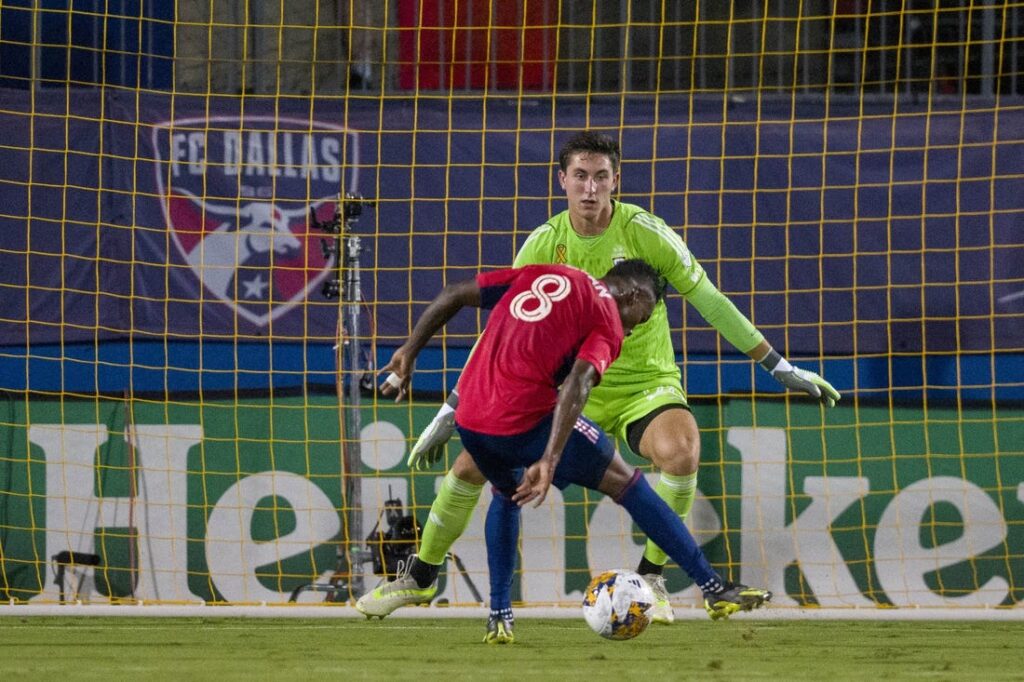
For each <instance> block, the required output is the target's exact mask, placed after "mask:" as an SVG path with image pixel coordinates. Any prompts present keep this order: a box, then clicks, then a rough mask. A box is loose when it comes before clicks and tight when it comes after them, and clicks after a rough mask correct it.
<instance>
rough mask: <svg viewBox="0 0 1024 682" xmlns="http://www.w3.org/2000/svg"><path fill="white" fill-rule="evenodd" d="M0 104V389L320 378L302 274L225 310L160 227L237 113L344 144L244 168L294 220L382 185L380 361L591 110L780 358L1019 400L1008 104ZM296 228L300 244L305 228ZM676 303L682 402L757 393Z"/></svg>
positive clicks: (230, 202) (500, 225)
mask: <svg viewBox="0 0 1024 682" xmlns="http://www.w3.org/2000/svg"><path fill="white" fill-rule="evenodd" d="M0 96H2V97H3V99H4V102H5V106H4V111H3V112H0V126H2V129H3V130H4V131H5V144H4V145H3V148H2V149H0V199H2V205H3V206H4V210H3V211H2V215H0V272H3V279H4V285H5V287H4V288H5V292H4V296H3V300H2V301H0V310H2V311H3V312H2V315H0V377H2V380H0V389H5V390H16V391H20V390H26V389H27V390H31V391H46V392H51V391H65V392H74V393H80V394H92V393H108V394H120V393H123V392H125V391H133V392H150V391H153V392H164V391H197V390H204V391H206V390H222V389H229V390H233V389H254V390H263V389H282V388H296V387H300V386H303V385H306V384H323V385H333V383H334V371H335V364H334V363H335V359H334V350H333V348H332V346H333V341H332V340H333V338H334V334H335V332H336V329H337V321H338V319H337V316H338V307H337V304H336V303H335V302H331V301H327V300H325V299H324V298H323V297H322V296H321V294H320V292H319V287H311V288H310V289H309V291H308V301H309V302H310V304H303V305H293V306H290V307H289V309H288V310H286V311H283V312H281V314H276V313H275V314H274V315H273V316H271V317H272V319H271V320H263V321H260V320H258V319H255V317H254V316H252V315H250V316H248V317H243V316H240V315H238V314H236V311H235V310H233V309H232V307H231V306H230V305H227V304H226V303H225V302H224V301H222V300H218V299H217V298H216V297H215V296H210V295H209V293H208V292H207V291H206V290H205V289H204V283H203V282H202V281H200V280H199V279H198V278H197V275H196V272H195V271H194V270H193V269H192V268H190V267H189V266H188V263H187V260H186V258H185V255H186V254H185V252H184V250H183V249H182V248H180V246H179V248H175V246H174V243H175V242H176V240H177V239H178V236H177V234H174V233H175V231H176V230H177V231H184V228H183V227H182V224H181V222H182V221H181V220H180V217H179V218H174V210H173V209H171V208H169V207H168V199H167V198H166V197H168V196H169V193H170V190H171V185H174V184H175V182H172V181H171V180H172V179H176V178H177V177H178V176H175V175H174V172H175V171H172V165H173V164H175V163H177V164H178V166H179V168H178V169H177V170H180V169H181V168H183V167H186V166H188V164H189V163H192V164H193V167H192V172H188V173H185V172H182V174H181V179H180V182H178V183H177V185H176V188H180V190H181V192H182V193H183V194H182V196H188V195H190V194H191V195H193V196H200V197H204V198H205V199H206V205H207V206H208V207H212V208H209V210H225V209H224V207H225V206H227V207H230V206H236V207H237V206H239V205H240V203H239V201H240V200H239V198H238V195H237V194H236V195H234V196H230V195H231V192H232V191H237V188H238V186H239V178H238V177H233V178H224V177H220V176H223V175H224V168H225V164H224V163H223V162H222V163H219V164H218V163H216V162H210V163H198V162H197V159H199V160H200V161H202V160H204V159H205V160H207V161H208V160H210V159H212V158H214V157H216V158H220V159H221V160H222V161H223V158H224V155H226V154H227V152H226V151H225V147H224V145H225V144H227V143H225V142H224V139H222V138H225V135H224V133H225V131H227V132H238V133H239V134H241V131H245V132H246V135H247V136H248V137H247V139H248V141H245V142H243V143H242V144H246V145H258V144H263V145H265V146H266V149H264V150H263V151H261V152H260V153H261V154H264V155H265V154H267V153H269V152H268V151H267V150H268V149H270V148H272V149H274V150H278V151H276V152H274V153H282V152H280V150H282V149H284V147H283V146H282V145H285V146H287V145H288V144H298V142H297V140H298V139H299V137H301V136H300V135H296V136H295V138H294V139H293V138H291V137H289V138H288V140H289V141H285V142H282V141H281V139H277V138H280V137H281V135H280V133H281V130H282V126H281V125H280V121H281V120H288V121H291V123H289V124H288V125H290V126H293V127H297V129H298V130H302V129H303V127H305V128H307V129H308V131H309V132H310V134H311V135H313V136H314V137H316V136H319V137H324V136H327V137H330V136H332V135H333V136H335V137H336V138H338V140H339V143H338V144H339V149H340V152H339V154H338V156H337V158H336V159H335V157H325V158H324V159H321V162H322V163H325V164H327V165H331V164H332V163H334V161H335V160H336V164H335V170H336V172H335V173H333V174H332V173H323V174H322V175H321V176H319V177H316V178H313V179H310V177H308V176H302V175H301V174H298V175H297V176H296V177H294V178H292V179H291V180H290V181H289V180H288V179H287V178H283V177H271V176H270V175H269V173H268V172H267V170H266V169H267V168H268V166H267V165H266V164H267V163H268V162H267V159H266V158H263V161H262V163H263V164H264V166H263V172H262V173H260V172H253V173H252V174H251V177H247V178H246V181H247V182H248V183H249V184H250V185H251V186H250V187H249V188H248V190H247V191H249V192H250V193H251V196H249V197H248V198H249V199H253V198H258V197H260V196H267V195H266V194H265V193H264V194H260V192H265V188H266V187H269V186H273V187H274V190H273V199H274V200H275V201H276V202H278V203H280V204H281V205H287V206H289V207H293V208H294V207H298V208H296V209H295V210H296V212H297V213H298V212H304V211H305V209H306V208H307V205H311V206H314V207H318V208H317V210H318V215H319V216H321V217H322V216H323V215H324V209H325V208H329V207H330V206H332V205H333V204H331V202H332V201H333V200H334V199H333V198H336V197H337V195H338V193H339V191H340V190H341V189H345V190H348V191H352V192H357V193H361V194H363V195H366V196H368V197H372V198H374V199H376V200H377V204H376V207H375V208H373V209H366V210H365V211H364V213H363V215H362V216H361V218H360V220H359V222H358V223H356V225H355V228H354V229H355V231H356V232H357V233H358V234H360V235H361V236H363V237H365V239H364V246H365V247H366V250H365V251H364V255H363V265H364V267H365V268H366V270H365V272H364V279H363V289H364V291H363V293H364V298H365V299H366V301H367V302H368V304H369V305H368V306H367V308H366V310H367V312H368V313H370V312H372V314H373V317H374V323H375V325H376V332H377V336H378V338H379V339H380V340H379V342H378V346H377V353H378V362H380V361H381V360H383V359H384V358H386V357H387V355H388V354H389V351H390V348H391V347H392V346H393V345H395V344H397V343H398V341H399V339H401V338H402V336H403V335H404V334H405V333H406V332H407V330H408V324H409V319H410V317H409V311H408V302H409V301H413V302H414V306H413V312H414V313H415V312H418V311H419V310H421V309H422V306H423V305H424V304H425V303H426V302H427V301H428V300H429V299H430V298H431V297H432V295H433V294H434V293H435V292H436V291H437V290H438V289H439V288H440V287H441V286H442V284H443V283H444V282H445V281H447V279H446V278H454V277H462V276H469V275H470V274H471V273H472V272H474V271H475V270H476V269H477V268H478V267H481V266H482V267H487V268H490V267H501V266H505V265H507V264H508V263H509V262H511V259H512V256H513V254H514V252H515V249H516V247H517V245H518V243H521V241H522V240H523V239H524V238H525V236H526V235H527V234H528V232H529V230H531V229H532V228H533V227H535V226H537V225H539V224H541V223H542V222H543V221H544V220H545V218H546V217H547V216H548V215H550V214H551V213H552V212H555V211H558V210H561V209H562V208H563V207H564V200H562V199H561V198H560V194H559V191H558V187H557V180H556V178H555V175H554V166H553V162H552V159H551V150H552V147H553V146H554V147H555V148H557V146H558V145H559V144H560V142H561V140H560V139H558V135H557V134H556V135H555V136H554V137H553V135H552V130H555V131H559V133H561V132H562V131H570V130H573V129H576V128H582V127H583V126H584V125H585V124H587V123H589V125H590V127H593V128H600V129H606V130H609V131H613V132H616V133H619V132H620V131H621V141H622V144H623V148H624V156H625V159H624V163H623V169H622V170H623V180H622V190H621V198H622V199H623V200H626V201H633V202H635V203H639V204H641V205H643V206H645V207H647V208H650V209H651V210H653V211H654V212H656V213H658V214H659V215H661V216H662V217H663V218H665V220H666V221H667V222H668V223H669V224H671V225H674V226H677V227H682V228H683V229H684V236H685V238H686V240H687V242H688V244H689V246H690V249H691V251H692V252H693V253H694V254H695V256H696V257H697V258H698V259H699V260H700V261H701V263H702V264H703V265H704V267H705V269H707V270H708V272H709V274H710V276H711V277H712V278H713V279H714V280H715V281H716V282H717V283H718V284H719V286H720V288H722V289H723V290H724V291H727V292H737V291H739V292H750V291H753V292H757V293H754V294H743V295H738V296H734V297H733V298H734V301H735V302H736V304H737V305H738V306H739V307H740V309H741V310H743V311H745V312H746V313H747V314H749V315H750V316H751V318H752V319H753V320H754V321H755V323H756V324H757V325H758V326H759V327H760V328H762V329H763V330H764V331H765V332H766V335H767V336H768V337H769V338H770V339H771V340H772V341H773V342H774V343H775V345H776V346H778V347H780V348H781V349H782V350H784V351H785V352H786V353H788V354H789V355H791V356H794V357H812V358H818V357H822V358H824V359H825V360H824V364H823V370H824V372H825V373H826V375H827V376H829V378H830V380H832V381H833V382H834V383H835V384H836V385H837V388H839V389H840V390H846V391H848V390H851V389H853V388H856V389H857V390H858V391H860V392H863V393H864V395H865V397H869V396H870V395H872V393H874V392H884V391H888V390H890V389H891V390H893V391H895V392H896V393H895V395H896V397H897V399H901V398H906V399H908V400H919V399H921V398H929V399H931V398H957V399H979V400H992V399H993V398H994V399H996V400H997V401H1004V400H1019V399H1021V398H1022V397H1024V385H1022V384H1021V382H1020V381H1019V380H1016V381H1014V380H1012V377H1018V378H1019V377H1020V376H1022V375H1024V359H1022V356H1021V354H1020V349H1021V348H1024V317H1022V315H1021V309H1022V308H1024V297H1020V296H1016V294H1019V293H1020V292H1019V291H1017V290H1016V289H1015V287H1016V288H1017V289H1019V288H1020V281H1021V279H1020V273H1021V272H1022V271H1024V243H1022V240H1021V239H1020V235H1021V234H1022V233H1024V192H1022V191H1021V186H1020V185H1021V181H1020V178H1021V177H1022V176H1024V141H1022V138H1024V135H1022V132H1021V131H1024V112H1022V111H1021V110H1019V109H1015V110H1014V111H1010V112H1005V111H999V110H997V109H994V108H993V107H992V106H991V102H980V101H979V102H978V103H977V106H976V108H974V107H973V106H972V103H971V102H970V101H969V102H968V103H967V108H966V109H965V108H964V107H963V103H961V102H951V103H947V104H941V103H939V104H936V103H934V102H933V103H932V104H931V106H930V107H929V105H927V104H925V103H920V104H915V103H911V102H900V103H897V104H895V105H894V104H893V103H892V102H880V103H877V104H864V103H856V104H854V103H851V104H849V105H847V104H844V103H841V102H836V101H832V102H821V101H803V100H781V101H778V100H773V101H763V102H756V101H751V102H746V103H736V104H734V105H731V106H729V107H724V106H723V105H722V103H721V101H703V100H690V99H687V98H683V97H675V96H674V97H661V98H658V99H654V98H630V99H628V100H625V101H622V100H620V99H618V98H609V99H608V100H602V99H601V98H591V99H590V101H589V102H588V101H586V100H583V99H570V98H564V99H560V100H558V101H553V100H551V99H543V98H541V99H529V100H527V99H521V100H512V99H510V100H500V99H493V98H488V99H487V100H483V99H453V100H449V99H437V100H435V99H428V98H421V99H419V100H413V99H408V100H402V99H389V100H386V101H383V102H381V101H378V100H357V99H350V100H337V99H330V100H322V101H315V102H312V103H311V102H310V101H309V100H305V101H298V100H297V101H294V102H293V101H290V100H284V99H282V100H280V101H278V100H274V99H271V98H267V99H261V98H259V97H246V98H245V99H244V100H243V99H240V98H223V99H219V98H213V99H208V98H206V97H199V96H195V97H193V96H188V95H176V96H174V97H173V98H172V97H170V96H167V95H160V94H149V93H124V92H113V93H110V94H106V95H103V94H100V93H99V92H97V91H95V90H85V91H64V90H60V91H53V92H51V91H48V90H42V91H39V92H36V93H35V94H34V95H33V94H31V93H28V92H25V91H21V90H3V91H2V92H0ZM942 107H948V108H947V109H945V110H944V109H943V108H942ZM686 123H690V124H691V125H689V126H688V125H685V124H686ZM658 124H661V125H658ZM484 130H486V132H482V131H484ZM175 131H187V133H194V134H196V135H201V136H202V138H201V139H200V138H195V139H193V140H192V142H193V147H192V149H191V152H190V150H189V148H188V142H187V141H186V142H183V143H181V144H178V146H177V147H175V146H174V145H175V144H176V142H175V139H176V138H174V135H175ZM253 131H255V132H256V133H257V134H256V135H255V137H256V138H258V139H259V140H261V141H260V142H252V139H251V138H253V134H252V133H253ZM182 139H184V138H182ZM232 139H234V138H232ZM218 140H219V141H218ZM179 141H180V140H179ZM218 145H220V146H219V147H218ZM252 148H253V149H255V147H252ZM296 149H298V148H296ZM29 150H32V151H31V152H30V151H29ZM190 153H191V154H192V157H189V156H188V154H190ZM283 153H290V152H287V151H285V152H283ZM175 154H178V155H179V156H178V157H175ZM197 154H198V156H196V155H197ZM204 155H207V156H208V157H209V158H206V157H204ZM217 155H220V156H217ZM243 155H244V152H243ZM200 157H202V158H200ZM650 159H656V161H653V162H652V161H650ZM242 163H243V165H244V163H245V161H244V160H243V161H242ZM233 171H234V173H235V176H238V175H239V174H240V173H242V174H244V173H245V171H244V170H240V169H239V168H238V167H236V168H234V169H233ZM30 174H31V175H30ZM165 181H166V182H165ZM232 183H234V184H232ZM211 188H220V189H214V190H211ZM232 188H234V189H232ZM652 189H654V190H655V193H654V194H652ZM299 209H302V210H301V211H299ZM26 217H27V218H28V219H27V220H26ZM296 220H298V218H297V219H296ZM172 237H173V239H172ZM300 237H301V238H302V239H304V240H305V241H307V242H309V244H308V245H309V248H310V249H311V250H313V249H318V248H319V247H318V246H317V244H315V243H314V242H318V241H319V237H318V236H317V235H314V234H312V233H309V234H306V233H305V231H303V234H302V235H300ZM177 243H178V244H179V245H180V243H181V241H177ZM855 254H856V255H855ZM751 259H753V265H751ZM410 268H411V269H410ZM320 274H323V273H320ZM268 305H269V304H268ZM671 315H672V320H673V323H674V324H675V325H677V326H683V325H684V323H685V327H686V329H687V331H686V332H685V334H686V348H687V350H688V358H687V360H689V361H693V362H691V364H690V365H689V366H688V373H687V382H688V390H689V391H690V392H691V393H692V394H695V395H704V394H720V393H723V392H748V391H750V390H753V389H756V390H762V389H764V390H772V389H773V382H771V381H770V380H769V379H768V378H767V377H764V376H761V374H762V373H756V372H751V371H750V368H749V365H746V364H744V363H735V364H732V363H730V364H726V365H725V366H724V367H719V366H717V365H716V364H715V362H714V360H716V359H717V358H718V357H719V343H720V342H719V340H718V339H717V337H716V335H714V334H712V333H709V332H707V331H697V328H698V327H700V326H704V324H703V322H702V321H700V320H699V319H698V318H696V317H693V316H694V315H695V313H694V312H693V311H692V310H689V309H687V308H686V307H685V306H683V305H680V304H678V303H674V304H673V305H672V306H671ZM684 316H685V320H684ZM475 324H476V319H475V318H474V317H473V316H468V315H467V316H464V317H462V318H460V319H459V320H457V321H455V322H453V325H452V329H453V331H455V332H458V333H459V334H462V335H463V336H462V337H461V338H454V337H453V338H450V339H449V355H448V357H447V359H444V358H442V357H441V355H440V352H439V351H438V350H437V349H436V348H434V349H432V350H431V351H430V352H428V353H427V355H426V356H425V357H424V359H423V361H422V362H421V364H420V367H421V369H431V368H434V369H437V370H438V371H434V372H425V373H423V375H422V378H421V380H420V381H419V382H418V384H417V387H418V388H419V389H420V390H424V391H434V390H436V391H440V390H443V389H444V388H446V387H450V386H451V385H452V381H453V379H454V376H453V372H454V371H455V370H456V369H457V368H458V367H459V366H460V365H461V363H462V360H463V359H464V354H465V351H466V348H465V347H466V346H467V345H468V344H469V340H470V338H471V332H472V331H473V329H474V328H475ZM729 350H730V349H723V351H722V352H728V351H729ZM851 358H856V359H855V360H854V359H851ZM922 358H923V361H922ZM441 368H444V369H445V370H446V371H440V369H441ZM753 381H756V382H757V384H756V385H752V382H753ZM924 385H927V386H928V390H927V392H924V391H923V390H922V386H924ZM993 386H995V387H996V388H995V389H993V388H992V387H993ZM880 395H881V394H880Z"/></svg>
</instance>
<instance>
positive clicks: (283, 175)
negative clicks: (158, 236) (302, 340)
mask: <svg viewBox="0 0 1024 682" xmlns="http://www.w3.org/2000/svg"><path fill="white" fill-rule="evenodd" d="M153 148H154V150H155V152H156V180H157V187H158V188H159V191H160V201H161V203H162V205H163V211H164V217H165V219H166V221H167V227H168V230H169V232H170V234H171V237H172V241H173V242H174V244H175V246H177V248H178V251H179V252H180V254H181V256H182V257H183V258H184V260H185V262H186V263H188V265H189V266H190V267H191V269H192V272H194V273H195V275H196V276H197V277H198V278H199V281H201V282H202V284H203V286H204V287H205V289H206V291H207V292H208V293H209V294H212V295H213V296H215V297H216V298H217V299H219V300H220V301H222V302H224V303H225V304H227V305H229V306H231V307H232V308H233V309H234V310H235V311H237V313H238V314H239V315H241V316H242V317H244V318H246V319H247V320H249V321H250V322H253V323H255V324H257V325H260V326H265V325H267V324H268V323H269V322H270V320H272V319H274V318H276V317H279V316H280V315H282V314H284V313H285V312H287V311H288V310H290V309H291V308H293V307H295V306H296V305H297V304H298V303H300V302H302V301H304V300H305V299H306V297H307V296H308V294H309V292H310V291H313V290H314V289H316V288H317V285H318V284H319V283H320V282H321V281H322V280H323V279H324V278H325V277H327V276H328V274H330V266H331V264H332V263H331V261H329V260H327V259H325V258H324V256H323V253H322V252H321V250H320V240H319V236H318V235H315V234H311V233H310V232H309V227H308V223H309V210H310V207H312V208H313V209H314V210H315V211H316V214H317V217H318V219H320V220H326V219H329V218H331V217H332V216H333V215H334V209H335V204H336V202H337V198H338V194H339V192H341V191H342V190H343V189H346V190H347V191H350V192H356V191H357V189H358V187H357V180H358V177H357V168H358V156H359V155H358V151H359V150H358V137H357V136H356V134H355V133H354V132H352V131H348V130H346V129H345V128H342V127H340V126H335V125H329V124H325V123H319V122H316V121H312V122H311V121H308V120H300V119H288V118H284V119H282V118H275V117H260V116H248V117H245V118H237V117H219V118H217V117H215V118H193V119H184V120H177V121H173V122H165V123H161V124H159V125H157V126H155V127H154V130H153ZM343 169H348V172H347V173H344V171H343ZM343 173H344V175H345V177H344V180H345V181H347V187H344V188H343V186H342V181H343Z"/></svg>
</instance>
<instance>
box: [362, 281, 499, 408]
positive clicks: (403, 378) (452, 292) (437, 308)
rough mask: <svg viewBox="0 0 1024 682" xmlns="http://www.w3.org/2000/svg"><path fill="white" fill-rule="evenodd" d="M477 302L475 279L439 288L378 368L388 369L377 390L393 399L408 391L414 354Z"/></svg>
mask: <svg viewBox="0 0 1024 682" xmlns="http://www.w3.org/2000/svg"><path fill="white" fill-rule="evenodd" d="M480 305H481V298H480V286H479V285H478V284H477V281H476V279H470V280H465V281H462V282H457V283H455V284H449V285H448V286H446V287H445V288H444V289H442V290H441V293H439V294H438V295H437V297H435V298H434V300H433V301H431V302H430V305H428V306H427V308H426V310H424V311H423V314H422V315H420V317H419V319H418V320H417V321H416V325H415V326H414V327H413V330H412V333H411V334H410V335H409V338H408V339H406V341H405V343H403V344H402V345H401V346H400V347H399V348H398V350H396V351H395V352H394V354H393V355H392V356H391V361H390V362H388V364H387V365H385V366H384V367H383V368H381V371H382V372H387V371H390V372H391V374H389V375H388V377H387V379H385V380H384V382H383V383H382V384H381V385H380V391H381V393H383V394H384V395H386V396H390V395H394V396H395V402H398V401H400V400H401V399H402V398H404V397H405V396H406V395H407V394H408V391H409V380H410V379H411V378H412V371H413V367H414V366H415V363H416V356H417V355H419V353H420V351H421V350H423V347H424V346H426V345H427V342H428V341H430V339H431V337H433V336H434V334H435V333H436V332H437V330H438V329H440V328H441V327H443V326H444V325H445V323H447V322H448V320H450V319H452V317H454V316H455V313H457V312H459V311H460V310H462V309H463V308H464V307H466V306H475V307H480Z"/></svg>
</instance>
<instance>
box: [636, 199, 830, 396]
mask: <svg viewBox="0 0 1024 682" xmlns="http://www.w3.org/2000/svg"><path fill="white" fill-rule="evenodd" d="M634 220H638V221H639V226H640V227H642V228H643V229H639V230H637V231H636V235H637V239H638V240H639V241H640V242H641V247H642V249H643V253H644V257H645V258H647V259H648V262H650V263H651V264H652V265H654V267H655V268H656V269H657V270H658V271H659V272H660V273H661V274H662V275H663V276H664V277H665V278H666V279H667V280H668V282H669V284H671V285H672V286H673V287H675V289H676V291H678V292H679V293H681V294H682V295H683V297H684V298H686V300H687V301H688V302H689V303H690V304H691V305H693V307H695V308H696V309H697V312H699V313H700V314H701V317H703V318H704V319H705V320H706V321H707V322H708V324H710V325H711V326H712V327H714V328H715V329H716V330H717V331H718V333H719V334H721V335H722V336H723V337H724V338H725V340H726V341H728V342H729V343H731V344H732V345H733V346H735V347H736V348H737V350H740V351H742V352H743V353H746V354H747V355H748V356H749V357H751V358H752V359H753V360H755V361H756V362H758V363H760V364H761V366H762V367H764V369H765V370H767V371H768V372H769V373H771V375H772V376H773V377H774V378H775V379H776V380H777V381H778V382H779V383H781V384H782V385H783V386H785V387H786V388H789V389H791V390H794V391H803V392H804V393H807V394H808V395H810V396H812V397H814V398H817V399H818V400H820V401H821V402H822V403H824V404H825V405H827V406H829V407H832V406H834V405H835V404H836V401H837V400H839V397H840V396H839V392H838V391H836V389H835V388H833V387H832V384H830V383H828V382H827V381H825V380H824V379H822V378H821V377H820V376H818V375H817V374H815V373H814V372H810V371H808V370H803V369H799V368H797V367H794V366H793V365H791V364H790V363H789V362H787V361H786V359H785V358H783V357H782V356H781V355H779V353H778V352H776V351H775V350H774V349H772V347H771V345H769V344H768V342H767V341H765V338H764V335H763V334H761V332H759V331H758V330H757V328H756V327H754V325H753V323H752V322H751V321H750V320H749V319H747V316H746V315H744V314H743V313H741V312H740V311H739V309H738V308H737V307H736V306H735V305H734V304H733V302H732V301H730V300H729V298H728V297H727V296H726V295H725V294H723V293H722V292H721V291H719V290H718V289H717V288H716V287H715V285H714V284H712V283H711V280H709V279H708V277H707V273H705V272H704V269H703V268H702V267H701V265H700V263H698V262H697V259H696V258H694V256H693V254H691V253H690V250H689V249H688V248H687V246H686V244H685V243H684V242H683V239H682V237H680V236H679V235H678V234H677V233H676V232H675V230H672V229H670V228H669V227H668V226H667V225H666V224H665V222H664V221H662V220H661V219H660V218H658V217H657V216H654V215H651V214H640V215H639V216H637V218H635V219H634Z"/></svg>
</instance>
